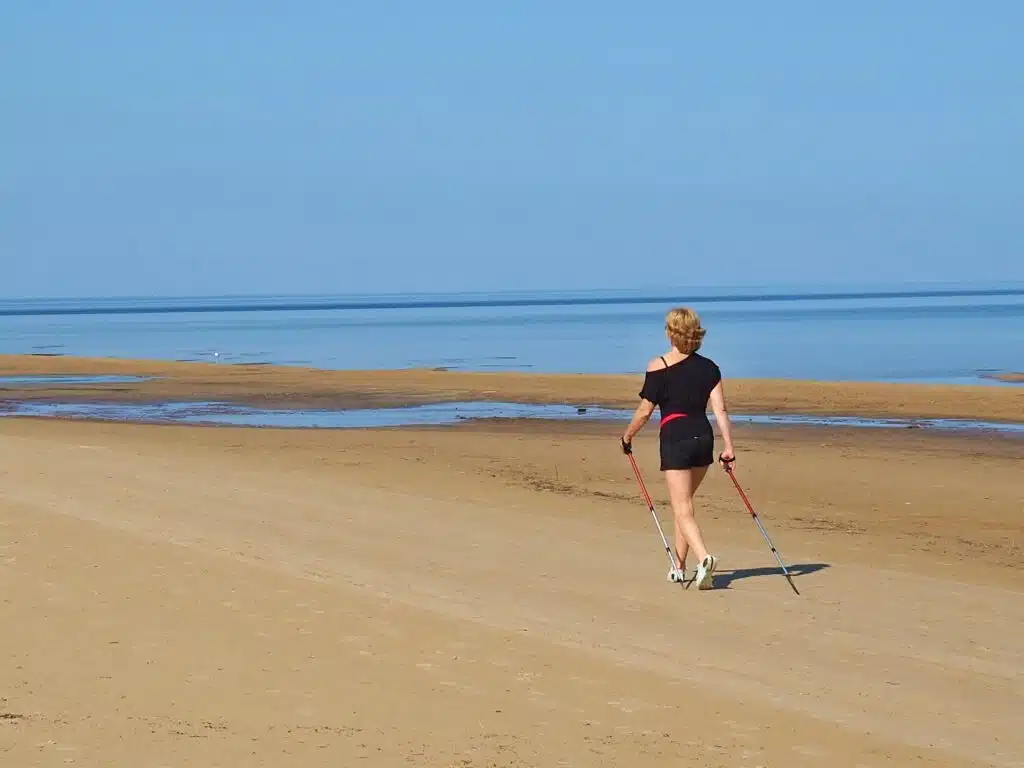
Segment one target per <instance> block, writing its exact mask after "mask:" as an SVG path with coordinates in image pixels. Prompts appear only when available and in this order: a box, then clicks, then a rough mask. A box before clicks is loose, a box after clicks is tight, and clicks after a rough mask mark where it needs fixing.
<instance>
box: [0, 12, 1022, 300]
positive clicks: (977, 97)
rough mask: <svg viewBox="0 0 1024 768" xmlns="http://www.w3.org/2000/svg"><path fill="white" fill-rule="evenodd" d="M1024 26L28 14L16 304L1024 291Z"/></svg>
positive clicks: (9, 131)
mask: <svg viewBox="0 0 1024 768" xmlns="http://www.w3.org/2000/svg"><path fill="white" fill-rule="evenodd" d="M499 6H500V7H499ZM1022 34H1024V2H1020V1H1019V0H1005V1H1002V2H1001V1H1000V0H978V2H968V1H967V0H962V1H961V2H950V1H946V0H887V1H885V2H882V1H881V0H877V1H876V0H858V2H845V3H838V2H823V1H822V0H806V1H804V2H791V1H787V0H777V2H763V1H762V0H746V2H734V3H722V4H721V5H720V6H719V7H718V8H715V7H714V4H713V3H697V2H680V1H679V0H675V1H674V2H668V1H666V2H656V1H655V0H649V1H648V2H644V3H629V4H627V3H616V4H612V3H605V2H599V1H598V0H588V1H587V2H575V1H572V0H560V1H558V2H552V1H551V0H546V1H545V0H517V2H507V3H501V4H499V3H497V2H493V3H492V2H479V0H477V2H469V0H466V2H446V1H445V0H432V2H404V3H399V2H391V1H389V0H374V2H343V0H297V1H296V2H289V3H286V2H268V1H267V0H245V2H242V0H217V1H215V2H211V1H210V0H203V1H202V2H200V0H174V2H164V3H153V2H138V0H131V1H129V0H124V2H112V1H110V0H91V1H90V2H56V1H55V0H22V1H20V2H5V3H2V4H0V264H2V267H3V269H2V272H0V274H2V280H0V295H3V296H7V297H30V296H40V297H45V296H84V295H88V296H94V295H168V294H219V293H328V292H330V293H334V292H343V293H348V292H357V293H361V292H392V291H416V290H425V291H427V290H429V291H445V292H448V291H459V290H493V289H498V288H502V287H509V288H515V289H573V288H604V287H643V286H663V285H676V286H686V285H715V284H773V285H786V284H795V283H800V284H806V283H817V284H821V283H835V284H837V285H839V284H843V283H850V282H856V283H878V282H891V281H900V282H902V281H913V280H925V281H956V280H965V279H970V280H977V281H982V282H990V283H991V282H995V281H999V280H1015V281H1021V280H1024V45H1021V42H1020V41H1021V39H1022Z"/></svg>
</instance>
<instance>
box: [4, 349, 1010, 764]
mask: <svg viewBox="0 0 1024 768" xmlns="http://www.w3.org/2000/svg"><path fill="white" fill-rule="evenodd" d="M4 362H5V365H7V366H9V367H8V369H7V370H0V374H2V373H15V372H17V373H22V374H24V373H31V372H32V371H27V370H25V369H24V367H22V368H21V369H20V370H18V371H13V370H10V361H9V360H7V361H4ZM58 363H59V365H58ZM44 365H50V366H54V367H60V366H64V370H61V371H58V370H54V369H53V368H50V369H48V370H46V371H37V372H46V373H58V372H62V373H69V372H75V373H114V372H119V373H129V372H131V373H140V372H143V371H140V370H139V367H138V366H134V367H133V366H130V365H125V366H123V367H122V369H121V370H120V371H115V370H113V369H114V368H117V367H118V366H119V365H120V364H111V363H106V364H102V363H92V362H89V361H70V360H47V361H46V362H45V363H44ZM75 366H79V368H78V369H76V370H68V369H69V368H71V369H73V368H75ZM104 366H107V367H106V369H105V370H100V368H103V367H104ZM210 367H211V366H206V367H202V366H201V367H199V368H195V367H187V368H183V369H176V370H178V371H180V375H176V377H175V378H173V379H170V380H168V381H165V382H161V383H159V386H164V387H172V386H174V387H177V390H176V392H177V394H176V395H175V397H178V396H185V395H188V394H190V393H191V394H193V395H196V396H198V395H197V394H196V393H203V394H202V396H204V397H205V396H206V395H207V394H218V390H217V389H216V387H217V386H218V384H217V383H216V382H218V381H219V382H220V384H219V386H220V387H221V391H220V394H218V397H222V396H232V397H243V398H249V397H253V398H256V399H257V400H259V398H260V397H263V396H266V397H270V398H271V399H272V398H275V397H284V396H287V397H288V399H289V400H291V399H294V400H296V401H303V400H304V397H305V396H314V397H316V396H320V397H324V398H330V397H352V398H354V399H353V402H367V401H373V400H374V398H377V397H381V398H385V399H386V398H393V397H398V398H401V397H433V396H436V395H437V392H438V391H441V392H442V394H444V393H447V394H448V396H455V395H453V394H452V392H453V391H455V392H458V397H459V398H460V399H461V398H463V397H466V395H465V393H464V392H462V391H461V390H460V389H459V388H460V387H467V388H472V387H480V389H481V391H483V390H484V389H485V388H486V387H490V386H492V383H493V382H496V381H498V379H496V378H488V379H476V378H474V377H469V378H466V377H463V376H462V375H459V376H458V377H457V378H458V383H457V384H453V383H445V384H441V383H440V382H452V381H453V379H449V378H445V377H447V376H449V374H437V377H438V378H433V374H431V373H429V372H409V373H407V374H406V373H397V374H394V375H393V377H391V376H389V377H383V379H381V378H376V377H374V376H371V375H369V374H367V375H366V376H367V378H362V376H363V375H362V374H338V375H337V376H335V375H323V376H321V375H320V374H311V373H309V372H303V371H274V370H271V371H265V372H262V374H261V373H259V372H257V371H252V370H238V369H227V367H225V368H223V369H220V370H217V371H210V370H209V368H210ZM149 370H150V371H151V372H156V371H164V374H163V375H166V373H167V372H168V371H169V370H171V369H170V368H167V367H162V366H159V365H154V366H153V367H152V368H150V369H149ZM260 375H263V376H266V377H267V378H265V379H259V378H257V377H258V376H260ZM189 377H192V378H189ZM221 377H223V378H221ZM421 377H422V378H421ZM381 381H386V382H388V383H386V384H383V385H382V384H380V382H381ZM481 381H487V382H488V383H487V384H486V385H484V384H481V383H480V382H481ZM503 381H505V382H508V386H509V387H511V388H513V389H514V388H516V387H518V388H519V389H515V391H516V392H519V393H526V394H530V393H532V394H533V395H534V396H535V397H538V398H544V397H548V398H553V399H554V398H558V397H565V396H566V395H567V394H568V393H571V392H574V391H579V390H580V389H581V388H589V389H586V391H587V392H588V393H590V394H600V393H602V392H603V393H604V394H605V395H606V396H608V397H609V398H611V397H618V398H621V399H622V401H624V402H626V403H629V402H631V398H632V390H633V389H635V386H633V385H635V382H633V381H628V380H627V381H626V383H628V384H629V385H630V386H629V387H628V388H627V390H626V394H625V395H622V394H616V391H617V390H616V389H615V385H614V382H612V381H604V382H602V381H598V382H597V383H592V382H590V380H589V378H588V379H587V380H586V382H585V383H584V384H582V385H581V384H574V383H573V382H571V381H565V380H561V379H555V378H548V379H545V380H544V381H542V382H541V381H537V380H536V379H533V380H531V379H529V378H528V377H506V378H504V379H503ZM580 381H581V382H582V381H584V380H583V379H582V378H581V379H580ZM620 381H621V380H620ZM261 382H262V383H263V384H265V385H267V387H268V388H269V389H271V390H272V392H271V393H270V394H269V395H261V394H260V392H259V386H260V385H261V384H260V383H261ZM416 382H427V383H435V384H436V386H437V387H438V390H434V391H426V392H425V393H424V391H421V390H420V391H418V390H415V388H414V387H413V384H414V383H416ZM150 385H152V386H156V383H153V382H151V383H150ZM120 386H122V385H116V386H115V387H114V388H115V389H116V387H120ZM751 386H752V387H753V386H754V385H751ZM204 387H208V389H204ZM332 387H337V388H338V390H340V391H341V392H342V394H341V395H336V394H334V393H333V392H332V391H331V389H332ZM574 387H575V389H574ZM797 389H799V388H797ZM979 389H982V388H979ZM76 391H77V390H76ZM770 391H771V390H770V389H761V390H756V389H751V390H749V396H750V397H751V398H752V399H751V400H750V401H748V403H749V404H750V405H751V406H752V405H753V404H754V403H755V402H756V400H755V399H753V398H755V393H757V394H756V397H762V398H764V399H763V400H762V401H761V402H763V403H771V402H775V403H776V404H778V405H782V406H785V405H786V404H787V403H788V404H790V405H792V404H793V403H794V402H797V401H796V400H791V401H785V400H771V398H770V397H769V396H768V395H766V394H764V393H765V392H770ZM816 391H817V390H815V389H814V388H813V385H807V387H806V388H804V389H802V390H801V391H800V392H797V393H796V394H794V395H791V397H793V398H799V397H806V398H807V400H806V401H801V405H805V406H806V405H813V404H815V403H817V405H818V407H819V408H824V407H826V405H827V401H826V399H825V398H824V396H820V395H819V396H818V399H816V400H815V399H814V393H815V392H816ZM836 391H839V390H836ZM857 391H859V390H858V388H852V389H849V390H846V395H844V398H847V399H842V398H838V397H836V399H835V400H834V403H835V405H836V406H837V407H839V406H842V407H844V408H845V407H856V406H857V404H858V400H857V397H856V395H855V394H854V393H856V392H857ZM883 391H884V390H881V389H877V390H876V389H872V388H868V389H866V390H864V392H868V393H872V392H873V393H874V394H873V395H872V396H875V397H881V393H882V392H883ZM901 391H904V392H908V393H912V390H909V389H908V390H901ZM1018 391H1019V390H1017V389H1016V388H1006V389H997V390H995V391H994V392H993V393H992V394H989V395H986V397H993V398H995V399H994V400H992V401H987V400H986V401H982V400H971V399H969V398H968V399H966V400H965V399H963V398H961V399H959V400H958V398H957V397H956V396H955V394H956V393H955V392H954V395H950V396H942V397H947V398H948V399H942V397H940V396H939V395H935V394H929V395H924V394H917V395H912V394H907V395H906V396H905V399H904V400H903V401H901V402H902V403H903V405H901V406H900V407H902V408H905V409H909V407H910V406H909V403H911V402H914V403H916V404H918V405H920V406H922V407H931V408H942V407H946V408H951V409H953V410H957V408H959V412H960V413H963V414H964V415H966V416H969V417H971V418H996V417H997V416H996V414H998V413H1000V411H999V408H1004V409H1011V406H1012V405H1013V404H1014V403H1015V402H1017V401H1015V400H1014V399H1013V397H1012V395H1011V393H1014V392H1018ZM801 392H802V393H803V394H801ZM225 393H226V394H225ZM299 393H303V394H302V395H300V394H299ZM318 393H319V394H318ZM153 394H154V392H153V391H152V390H149V391H140V390H133V389H131V388H129V390H128V391H127V392H126V393H125V392H122V393H120V394H118V393H116V392H115V394H114V396H124V397H151V396H153ZM498 394H500V395H501V397H500V399H516V398H513V397H510V393H509V392H508V391H503V390H499V392H498ZM3 396H4V397H9V396H10V393H9V392H7V393H5V394H4V395H3ZM773 396H774V395H773ZM979 396H980V393H979ZM780 397H781V395H780ZM1008 397H1009V398H1010V399H1005V398H1008ZM915 398H916V399H915ZM305 402H308V401H305ZM957 403H959V406H958V405H957ZM983 403H988V404H990V405H992V408H991V409H988V410H986V408H984V407H982V404H983ZM734 408H735V406H734ZM1002 412H1003V413H1005V412H1006V411H1002ZM883 415H885V414H883ZM902 415H908V412H907V411H904V412H903V414H902ZM912 415H922V414H912ZM944 415H949V414H948V413H947V414H944ZM1017 415H1018V416H1019V413H1018V414H1017ZM620 429H621V425H618V424H609V423H586V422H585V423H575V424H561V423H545V422H527V421H507V422H505V421H503V422H471V423H466V424H463V425H460V426H457V427H437V428H429V429H428V428H394V429H366V430H325V431H321V430H308V431H307V430H275V429H237V428H225V427H215V428H203V427H191V426H176V425H174V426H152V425H136V424H111V423H95V422H68V421H49V420H40V419H22V418H4V419H0V475H2V478H0V564H2V574H3V580H4V591H3V599H2V601H0V606H2V608H0V622H2V624H3V626H4V627H5V630H4V631H3V632H2V633H0V653H2V654H3V656H4V658H6V659H7V664H5V665H4V666H3V667H2V668H0V669H2V673H0V755H2V760H0V762H2V763H3V764H4V765H8V764H9V765H12V766H15V765H16V766H36V765H39V766H50V765H65V764H70V763H71V762H72V761H73V764H76V765H140V764H146V765H150V764H152V765H184V764H196V765H204V766H206V765H209V766H214V765H246V766H255V765H260V766H263V765H265V766H337V765H368V766H393V765H429V766H462V767H464V768H483V767H484V766H555V765H574V766H584V767H586V768H589V767H590V766H611V765H629V766H641V767H642V766H655V765H657V766H664V765H684V766H688V765H694V766H698V765H699V766H721V767H722V768H725V767H726V766H728V767H729V768H732V767H733V766H757V765H765V766H769V765H770V766H775V765H785V766H815V768H818V767H820V766H821V765H828V764H831V765H836V766H847V765H849V766H855V765H864V766H882V765H884V766H889V765H891V766H903V765H922V766H1019V765H1021V764H1022V761H1024V733H1022V732H1021V730H1020V728H1019V725H1018V722H1017V721H1018V719H1019V713H1020V711H1021V710H1022V709H1024V671H1022V670H1024V664H1022V661H1024V637H1022V635H1021V632H1020V628H1021V626H1024V599H1022V587H1021V582H1020V573H1021V568H1022V567H1024V550H1022V547H1024V522H1022V521H1024V488H1022V484H1021V479H1020V468H1021V466H1022V460H1024V441H1021V440H1020V439H1019V438H1013V437H1000V436H976V435H966V434H964V435H943V434H937V435H936V434H927V433H926V432H925V431H923V430H896V431H892V430H874V429H857V430H843V429H833V428H794V427H753V426H741V427H738V428H737V430H736V433H737V443H738V448H739V462H738V465H737V477H738V479H739V480H740V482H741V483H742V484H743V486H744V489H745V490H746V491H747V493H748V494H749V496H750V498H751V500H752V502H753V503H754V505H755V507H756V508H757V509H758V512H759V513H760V515H761V516H762V521H763V522H764V524H765V526H766V527H767V529H768V531H769V533H770V534H771V535H772V538H773V539H774V541H775V544H776V545H777V546H778V548H779V550H780V552H781V554H782V556H783V557H784V558H785V559H786V560H787V562H788V563H789V564H790V565H791V567H792V568H793V570H794V572H796V573H797V574H798V575H797V577H796V578H795V582H796V584H797V586H798V588H799V589H800V592H801V594H800V595H799V596H798V595H795V594H793V593H792V592H791V591H790V589H789V587H788V585H787V584H786V582H785V580H784V579H783V578H782V577H781V576H780V575H779V574H778V572H777V569H775V562H774V560H773V558H772V556H771V553H770V551H769V550H768V549H767V547H766V546H765V543H764V540H763V539H762V538H761V536H760V533H759V532H758V530H757V527H756V526H755V525H754V524H753V522H752V521H751V520H750V518H749V515H747V514H746V513H745V511H744V509H743V507H742V506H741V503H740V501H739V499H738V497H737V496H736V494H735V492H734V490H733V488H732V485H731V484H730V483H729V481H728V478H727V477H726V476H725V475H724V474H723V473H722V472H721V471H720V470H715V471H713V472H712V473H711V474H710V475H709V477H708V479H707V480H706V482H705V485H704V486H703V487H702V489H701V494H700V497H699V502H698V503H699V506H698V514H699V516H700V519H701V521H702V524H703V525H704V528H705V534H706V536H707V538H708V540H709V542H710V543H711V545H712V548H713V550H714V551H715V552H716V553H717V554H718V555H719V556H720V557H721V559H722V569H723V570H722V571H721V572H720V575H719V578H718V589H716V590H714V591H711V592H697V591H696V590H692V589H691V590H684V589H682V588H681V587H678V586H674V585H671V584H669V583H668V582H667V581H666V580H665V572H666V568H667V560H666V556H665V553H664V551H663V549H662V546H661V541H660V539H659V538H658V535H657V531H656V529H655V528H654V525H653V521H652V520H651V517H650V514H649V512H648V511H647V510H646V508H645V506H644V504H643V502H642V500H641V498H640V496H639V492H638V488H637V485H636V482H635V479H634V478H633V476H632V472H631V470H630V468H629V464H628V463H627V462H626V461H625V458H624V457H623V456H622V454H621V453H620V452H619V451H618V449H617V444H616V441H617V436H618V433H619V431H620ZM636 455H637V458H638V461H639V462H640V466H641V468H642V469H643V470H644V472H645V477H646V480H647V482H648V485H649V488H650V490H651V491H652V493H653V495H654V501H655V504H656V506H657V508H658V510H659V512H660V516H661V520H662V522H663V524H664V525H666V530H667V529H668V528H667V526H668V525H669V524H670V523H669V521H670V516H669V512H668V509H669V508H668V504H667V499H666V498H665V492H664V489H663V486H662V484H661V480H660V478H659V477H658V475H657V472H656V471H655V470H656V467H657V446H656V442H655V432H654V430H653V429H652V428H648V429H647V430H645V431H644V432H643V433H642V434H641V435H640V436H639V437H638V438H637V441H636ZM690 565H691V567H692V563H691V564H690ZM12 628H13V629H12Z"/></svg>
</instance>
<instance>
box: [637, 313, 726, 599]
mask: <svg viewBox="0 0 1024 768" xmlns="http://www.w3.org/2000/svg"><path fill="white" fill-rule="evenodd" d="M665 334H666V335H667V336H668V340H669V342H670V343H671V344H672V349H671V351H669V352H667V353H666V354H664V355H661V356H660V357H656V358H654V359H653V360H651V362H650V364H649V365H648V366H647V373H646V375H645V377H644V384H643V388H642V389H641V390H640V404H639V405H638V406H637V409H636V412H635V413H634V414H633V418H632V420H630V422H629V426H628V427H626V431H625V433H624V434H623V435H622V450H623V451H624V452H625V453H630V452H631V451H632V442H633V437H634V435H636V433H637V432H639V431H640V430H641V429H643V427H644V425H645V424H646V423H647V420H648V419H650V418H651V414H652V413H653V412H654V406H656V405H657V406H659V407H660V408H661V428H660V434H659V440H660V443H661V471H662V472H663V473H664V475H665V483H666V484H667V485H668V493H669V498H670V499H671V501H672V511H673V512H674V514H675V545H676V557H677V558H678V562H679V568H678V569H673V570H672V571H669V574H668V578H669V579H670V580H672V581H684V580H685V578H684V577H685V573H686V556H687V554H688V553H689V551H690V550H691V549H692V550H693V553H694V554H695V555H696V556H697V561H698V565H697V573H696V577H695V582H696V584H697V588H698V589H711V588H712V587H713V586H714V573H715V568H716V567H717V565H718V562H717V560H716V559H715V557H714V555H712V554H710V553H709V552H708V550H707V547H705V546H704V539H703V537H702V536H701V532H700V527H699V526H698V525H697V521H696V520H694V517H693V495H694V493H696V492H697V488H699V487H700V484H701V481H702V480H703V479H704V476H705V475H706V474H707V471H708V467H710V466H711V464H712V463H714V457H715V433H714V431H713V430H712V428H711V422H710V421H709V420H708V416H707V406H708V402H709V401H710V403H711V409H712V410H713V411H714V413H715V421H716V422H717V423H718V427H719V429H720V430H721V432H722V441H723V442H724V443H725V450H724V451H722V454H721V456H720V457H719V458H720V459H721V461H722V463H723V464H725V463H728V462H731V461H733V460H734V459H735V457H736V454H735V453H734V452H733V445H732V431H731V430H730V427H729V416H728V413H727V412H726V408H725V395H724V393H723V391H722V373H721V371H720V370H719V368H718V366H717V365H716V364H715V363H714V361H712V360H710V359H709V358H707V357H704V356H703V355H699V354H697V350H698V349H700V346H701V343H702V341H703V340H704V334H705V330H704V329H703V328H702V327H701V325H700V318H699V317H698V316H697V314H696V313H695V312H694V311H693V310H691V309H688V308H685V307H681V308H678V309H673V310H672V311H671V312H669V313H668V315H667V316H666V318H665Z"/></svg>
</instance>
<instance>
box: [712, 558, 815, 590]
mask: <svg viewBox="0 0 1024 768" xmlns="http://www.w3.org/2000/svg"><path fill="white" fill-rule="evenodd" d="M829 567H830V566H829V564H828V563H798V564H796V565H789V564H788V563H787V564H786V569H787V570H788V571H789V575H790V576H792V577H793V580H794V581H795V580H796V579H797V577H798V576H807V575H808V574H811V573H817V572H818V571H823V570H825V569H826V568H829ZM767 576H771V577H773V578H778V579H785V577H784V576H783V575H782V569H781V568H779V566H777V565H769V566H765V567H764V568H738V569H736V570H734V571H715V589H728V588H729V587H730V586H731V585H732V583H733V582H734V581H742V580H743V579H755V578H760V577H767ZM783 584H785V581H783Z"/></svg>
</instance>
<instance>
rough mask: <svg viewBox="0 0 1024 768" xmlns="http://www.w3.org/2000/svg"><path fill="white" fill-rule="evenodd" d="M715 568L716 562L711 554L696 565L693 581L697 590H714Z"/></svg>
mask: <svg viewBox="0 0 1024 768" xmlns="http://www.w3.org/2000/svg"><path fill="white" fill-rule="evenodd" d="M717 567H718V561H717V560H716V559H715V556H714V555H711V554H709V555H708V556H707V557H705V558H704V559H703V560H701V561H700V562H699V563H698V564H697V578H696V579H695V581H696V583H697V589H714V587H715V568H717Z"/></svg>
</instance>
